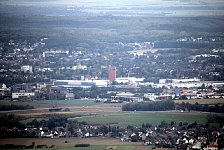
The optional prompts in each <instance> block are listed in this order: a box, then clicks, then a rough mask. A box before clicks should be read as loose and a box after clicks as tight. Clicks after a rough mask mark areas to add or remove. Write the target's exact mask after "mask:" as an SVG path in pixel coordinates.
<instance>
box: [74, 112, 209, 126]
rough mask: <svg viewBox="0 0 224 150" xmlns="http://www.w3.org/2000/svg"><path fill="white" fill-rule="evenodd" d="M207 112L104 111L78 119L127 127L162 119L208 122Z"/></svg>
mask: <svg viewBox="0 0 224 150" xmlns="http://www.w3.org/2000/svg"><path fill="white" fill-rule="evenodd" d="M206 118H207V114H206V113H198V112H195V113H193V112H191V113H179V112H119V113H112V114H108V113H104V114H99V115H96V116H91V117H83V118H78V119H77V120H78V121H86V122H91V123H101V124H117V125H119V126H123V127H126V126H127V125H133V126H138V127H140V126H141V125H142V123H150V124H153V125H156V124H160V123H161V121H163V120H164V121H166V122H167V123H170V122H171V121H175V122H177V123H179V122H188V123H193V122H195V121H197V123H206V121H207V119H206Z"/></svg>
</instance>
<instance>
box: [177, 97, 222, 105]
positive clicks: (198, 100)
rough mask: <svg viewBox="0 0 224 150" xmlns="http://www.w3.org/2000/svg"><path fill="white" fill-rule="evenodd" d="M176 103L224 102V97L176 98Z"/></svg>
mask: <svg viewBox="0 0 224 150" xmlns="http://www.w3.org/2000/svg"><path fill="white" fill-rule="evenodd" d="M174 102H175V103H182V102H184V103H190V104H195V103H196V102H197V103H198V104H224V98H219V99H192V100H175V101H174Z"/></svg>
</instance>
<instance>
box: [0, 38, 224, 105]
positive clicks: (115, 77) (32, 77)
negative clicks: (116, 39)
mask: <svg viewBox="0 0 224 150" xmlns="http://www.w3.org/2000/svg"><path fill="white" fill-rule="evenodd" d="M47 40H48V38H42V39H40V40H35V41H32V42H31V41H24V42H21V41H20V42H18V41H13V40H10V41H8V43H5V45H3V46H2V47H1V53H0V64H1V68H0V72H1V74H0V84H1V85H2V87H1V94H0V97H1V99H31V100H32V99H37V100H45V99H74V98H77V97H80V96H76V92H75V90H74V89H75V88H85V89H88V88H91V87H98V88H107V93H103V94H102V93H98V94H99V95H101V97H100V96H99V97H100V98H104V96H105V95H107V97H106V98H111V99H112V100H116V99H125V100H132V101H133V100H134V101H142V100H157V99H159V100H161V99H170V98H172V99H183V98H184V99H195V98H222V97H223V91H224V90H223V85H224V84H223V83H224V82H222V81H223V79H224V78H223V65H222V62H223V61H222V60H223V59H222V56H223V55H222V54H223V50H221V49H212V50H204V51H203V50H200V51H199V50H194V51H193V50H188V51H189V52H188V53H187V54H186V53H184V54H186V55H183V52H182V51H184V49H183V50H180V49H155V48H154V43H153V42H143V43H119V45H120V46H121V47H125V46H128V47H129V48H130V49H131V51H121V52H119V53H118V52H107V51H105V52H103V53H100V52H98V51H87V50H80V49H77V48H76V49H74V50H63V49H57V48H54V49H48V48H46V47H45V43H46V42H47ZM199 40H200V39H199ZM201 51H202V52H201ZM173 58H175V59H173ZM214 60H215V61H214ZM6 86H7V87H6ZM111 93H112V94H111ZM108 95H110V96H112V97H108ZM81 98H94V96H88V95H83V94H81ZM95 98H96V96H95Z"/></svg>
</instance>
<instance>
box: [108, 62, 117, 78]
mask: <svg viewBox="0 0 224 150" xmlns="http://www.w3.org/2000/svg"><path fill="white" fill-rule="evenodd" d="M108 79H109V80H110V81H114V80H116V67H112V66H109V69H108Z"/></svg>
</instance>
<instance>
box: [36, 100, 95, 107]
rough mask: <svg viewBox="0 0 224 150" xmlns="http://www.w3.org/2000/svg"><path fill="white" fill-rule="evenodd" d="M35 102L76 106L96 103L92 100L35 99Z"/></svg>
mask: <svg viewBox="0 0 224 150" xmlns="http://www.w3.org/2000/svg"><path fill="white" fill-rule="evenodd" d="M35 103H39V104H49V105H77V106H93V105H96V103H95V102H94V100H45V101H35Z"/></svg>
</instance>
